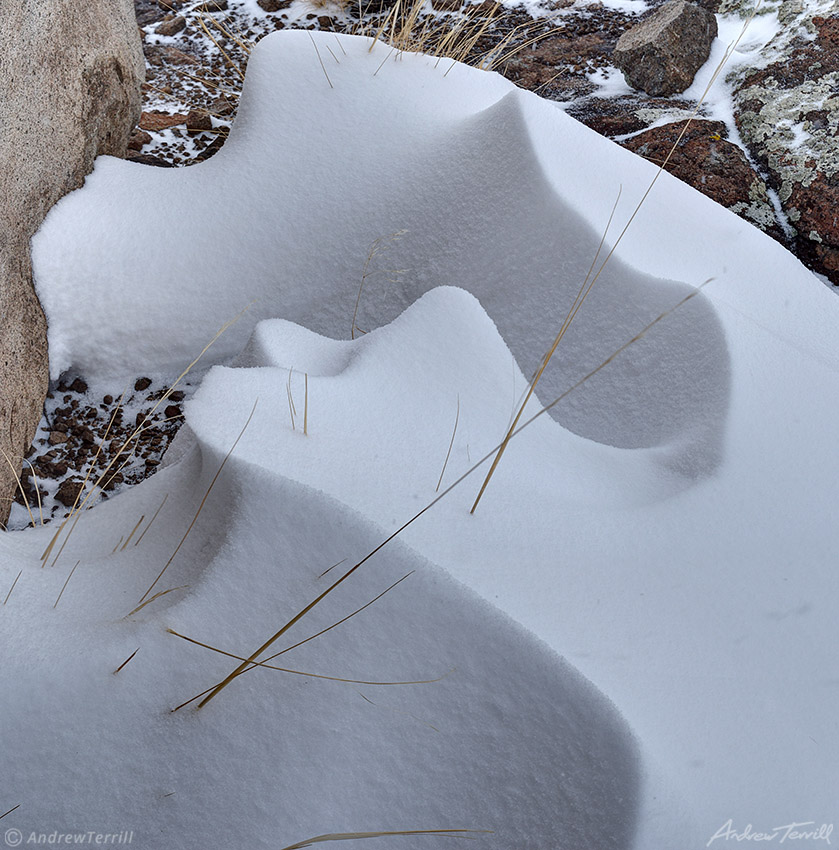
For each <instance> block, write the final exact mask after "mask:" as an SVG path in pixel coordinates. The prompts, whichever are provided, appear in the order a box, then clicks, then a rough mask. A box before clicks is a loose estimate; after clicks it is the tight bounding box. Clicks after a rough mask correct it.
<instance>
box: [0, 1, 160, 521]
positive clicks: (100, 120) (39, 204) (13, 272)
mask: <svg viewBox="0 0 839 850" xmlns="http://www.w3.org/2000/svg"><path fill="white" fill-rule="evenodd" d="M0 45H2V50H0V315H2V317H3V321H2V322H0V367H2V378H0V452H2V454H0V469H2V471H0V520H2V521H5V518H6V516H7V515H8V510H9V505H10V500H11V498H12V496H13V495H14V489H15V486H16V483H15V478H14V475H13V473H12V468H14V469H15V471H16V470H17V469H19V467H20V462H21V457H22V455H23V453H24V451H25V450H26V449H27V448H28V447H29V445H30V442H31V440H32V437H33V434H34V432H35V428H36V426H37V423H38V420H39V418H40V414H41V409H42V405H43V401H44V396H45V395H46V390H47V380H48V379H47V375H48V368H47V339H46V322H45V319H44V315H43V312H42V310H41V308H40V305H39V303H38V299H37V297H36V295H35V292H34V290H33V287H32V275H31V267H30V260H29V239H30V238H31V236H32V235H33V233H34V232H35V231H36V230H37V228H38V226H39V225H40V223H41V222H42V221H43V219H44V216H45V215H46V213H47V211H48V210H49V208H50V206H51V205H52V204H53V203H55V201H57V200H58V199H59V198H60V197H61V196H62V195H64V194H66V193H67V192H69V191H71V190H72V189H75V188H78V187H79V186H80V185H81V184H82V182H83V180H84V176H85V174H87V173H88V172H89V171H90V170H91V168H92V166H93V160H94V158H95V157H96V156H97V154H103V153H105V154H116V155H118V156H121V155H122V154H124V152H125V148H126V144H127V141H128V136H129V134H130V132H131V130H132V128H133V127H134V125H135V124H136V122H137V118H138V117H139V114H140V84H141V82H142V80H143V77H144V73H145V71H144V65H143V57H142V51H141V49H140V43H139V36H138V32H137V24H136V20H135V17H134V7H133V4H132V2H131V0H15V2H13V3H11V2H10V3H3V4H2V14H0Z"/></svg>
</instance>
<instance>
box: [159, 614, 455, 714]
mask: <svg viewBox="0 0 839 850" xmlns="http://www.w3.org/2000/svg"><path fill="white" fill-rule="evenodd" d="M166 631H167V632H168V633H169V634H170V635H174V636H175V637H178V638H180V639H181V640H185V641H187V642H188V643H194V644H195V645H196V646H200V647H202V648H203V649H209V650H211V651H212V652H217V653H218V654H219V655H224V656H226V657H227V658H233V659H235V660H236V661H249V659H246V658H245V657H244V656H242V655H236V653H235V652H226V651H225V650H223V649H219V648H218V647H217V646H213V645H212V644H209V643H203V642H202V641H200V640H195V638H191V637H187V636H186V635H182V634H180V632H176V631H175V630H174V629H166ZM249 663H251V664H252V665H253V666H252V667H249V668H248V669H253V667H262V668H264V669H266V670H276V671H278V672H280V673H292V674H294V675H295V676H307V677H308V678H310V679H326V680H328V681H330V682H346V683H348V684H350V685H388V686H391V685H431V684H434V683H435V682H442V681H443V679H445V678H446V676H448V675H449V673H451V670H449V671H448V673H445V674H444V675H442V676H438V677H437V678H435V679H418V680H412V681H406V682H403V681H399V682H372V681H367V680H364V679H346V678H343V677H341V676H324V675H322V674H320V673H307V672H305V671H303V670H293V669H291V668H290V667H278V666H276V665H275V664H269V663H268V662H267V661H253V662H249ZM190 702H192V700H190ZM188 704H189V703H184V705H188ZM179 707H180V706H179ZM175 711H177V709H175Z"/></svg>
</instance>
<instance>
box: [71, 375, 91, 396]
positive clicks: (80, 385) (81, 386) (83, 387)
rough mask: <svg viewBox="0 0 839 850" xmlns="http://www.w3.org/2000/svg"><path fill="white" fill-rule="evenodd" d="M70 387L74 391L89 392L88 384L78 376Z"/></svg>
mask: <svg viewBox="0 0 839 850" xmlns="http://www.w3.org/2000/svg"><path fill="white" fill-rule="evenodd" d="M70 389H71V390H72V391H73V392H74V393H86V392H87V384H86V383H85V382H84V381H83V380H82V379H81V378H76V380H75V381H73V383H72V384H70Z"/></svg>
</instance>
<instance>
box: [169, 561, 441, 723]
mask: <svg viewBox="0 0 839 850" xmlns="http://www.w3.org/2000/svg"><path fill="white" fill-rule="evenodd" d="M334 566H338V564H335V565H334ZM329 569H330V570H331V569H333V567H330V568H329ZM326 572H329V570H327V571H326ZM325 574H326V573H322V574H321V575H325ZM412 574H413V570H412V571H411V572H410V573H407V574H406V575H404V576H402V578H400V579H399V580H398V581H395V582H394V583H393V584H392V585H390V587H387V588H385V589H384V590H383V591H382V592H381V593H380V594H378V596H376V597H374V598H373V599H371V600H370V601H369V602H367V603H366V604H364V605H362V606H361V607H360V608H358V609H356V610H355V611H353V612H352V614H347V616H346V617H342V618H341V619H340V620H338V622H336V623H333V624H332V625H331V626H327V627H326V628H325V629H321V630H320V631H319V632H316V633H315V634H313V635H310V636H309V637H307V638H305V639H304V640H301V641H298V642H297V643H294V644H292V645H291V646H287V647H286V648H285V649H281V650H280V651H279V652H275V653H274V654H273V655H269V656H268V657H267V658H265V659H264V661H263V663H264V662H266V661H273V660H274V659H275V658H278V657H279V656H280V655H284V654H285V653H286V652H291V650H292V649H297V647H298V646H302V645H303V644H304V643H309V642H310V641H313V640H314V639H315V638H318V637H320V636H321V635H323V634H326V632H329V631H331V630H332V629H335V628H337V627H338V626H340V625H341V624H342V623H346V622H347V620H349V619H351V618H352V617H355V615H356V614H360V613H361V612H362V611H363V610H364V609H365V608H369V607H370V606H371V605H373V604H374V603H375V602H378V601H379V600H380V599H381V598H382V597H383V596H384V595H385V594H386V593H389V592H390V591H391V590H393V588H394V587H396V586H397V585H398V584H400V583H401V582H403V581H404V580H405V579H406V578H408V576H410V575H412ZM258 666H259V665H253V666H250V667H247V668H246V669H245V670H243V671H242V674H244V673H247V672H249V671H250V670H256V669H257V667H258ZM447 675H448V674H447ZM212 689H213V688H212V687H209V688H207V689H206V690H204V691H201V693H200V694H196V695H195V696H194V697H192V699H188V700H187V701H186V702H183V703H181V704H180V705H179V706H178V707H177V708H174V709H172V710H173V711H178V710H179V709H181V708H184V707H185V706H187V705H189V704H190V703H193V702H195V700H198V699H201V697H203V696H204V695H205V694H208V693H209V692H210V691H211V690H212Z"/></svg>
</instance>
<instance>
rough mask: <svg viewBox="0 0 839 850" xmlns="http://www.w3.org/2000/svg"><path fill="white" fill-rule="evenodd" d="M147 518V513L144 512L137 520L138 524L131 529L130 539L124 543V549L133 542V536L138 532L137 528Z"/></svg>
mask: <svg viewBox="0 0 839 850" xmlns="http://www.w3.org/2000/svg"><path fill="white" fill-rule="evenodd" d="M145 518H146V515H145V514H143V515H142V516H141V517H140V519H138V520H137V525H135V526H134V528H132V529H131V534H129V535H128V540H126V541H125V543H123V545H122V549H123V551H125V548H126V546H128V544H129V543H130V542H131V538H132V537H133V536H134V535H135V534H136V533H137V529H138V528H139V527H140V526H141V525H142V524H143V520H144V519H145Z"/></svg>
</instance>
